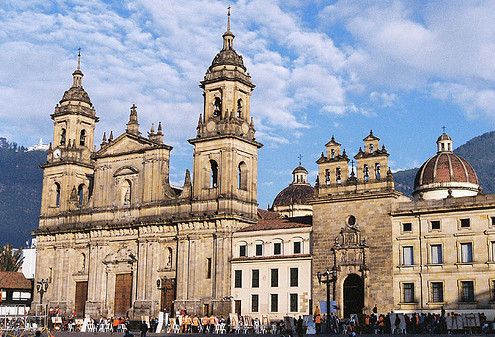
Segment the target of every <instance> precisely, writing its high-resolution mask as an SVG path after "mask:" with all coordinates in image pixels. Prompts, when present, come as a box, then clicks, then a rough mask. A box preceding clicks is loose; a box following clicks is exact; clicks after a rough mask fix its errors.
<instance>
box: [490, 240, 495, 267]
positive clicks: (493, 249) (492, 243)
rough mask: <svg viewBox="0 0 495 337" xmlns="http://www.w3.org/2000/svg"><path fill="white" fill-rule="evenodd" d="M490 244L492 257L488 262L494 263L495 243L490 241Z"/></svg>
mask: <svg viewBox="0 0 495 337" xmlns="http://www.w3.org/2000/svg"><path fill="white" fill-rule="evenodd" d="M490 244H491V249H492V256H490V261H492V262H495V241H492V242H491V243H490Z"/></svg>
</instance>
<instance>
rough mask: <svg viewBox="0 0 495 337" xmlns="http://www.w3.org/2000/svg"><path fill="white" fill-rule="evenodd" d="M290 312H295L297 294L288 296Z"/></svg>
mask: <svg viewBox="0 0 495 337" xmlns="http://www.w3.org/2000/svg"><path fill="white" fill-rule="evenodd" d="M289 311H290V312H297V294H290V308H289Z"/></svg>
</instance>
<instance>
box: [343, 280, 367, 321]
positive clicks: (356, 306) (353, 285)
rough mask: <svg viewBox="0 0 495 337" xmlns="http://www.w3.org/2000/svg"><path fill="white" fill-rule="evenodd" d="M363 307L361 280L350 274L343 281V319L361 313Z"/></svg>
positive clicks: (362, 285) (362, 284)
mask: <svg viewBox="0 0 495 337" xmlns="http://www.w3.org/2000/svg"><path fill="white" fill-rule="evenodd" d="M363 307H364V282H363V279H362V278H361V277H360V276H358V275H356V274H350V275H349V276H347V278H346V279H345V281H344V317H349V315H351V314H360V313H362V310H363Z"/></svg>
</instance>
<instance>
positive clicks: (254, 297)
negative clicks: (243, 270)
mask: <svg viewBox="0 0 495 337" xmlns="http://www.w3.org/2000/svg"><path fill="white" fill-rule="evenodd" d="M258 302H259V295H254V294H253V295H251V312H258Z"/></svg>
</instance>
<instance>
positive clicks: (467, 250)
mask: <svg viewBox="0 0 495 337" xmlns="http://www.w3.org/2000/svg"><path fill="white" fill-rule="evenodd" d="M461 262H462V263H471V262H473V244H472V243H471V242H467V243H461Z"/></svg>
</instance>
